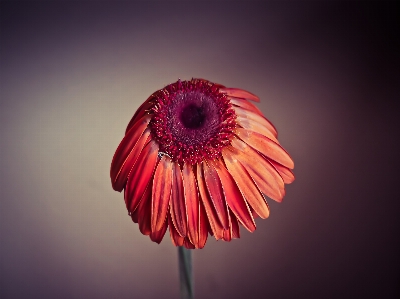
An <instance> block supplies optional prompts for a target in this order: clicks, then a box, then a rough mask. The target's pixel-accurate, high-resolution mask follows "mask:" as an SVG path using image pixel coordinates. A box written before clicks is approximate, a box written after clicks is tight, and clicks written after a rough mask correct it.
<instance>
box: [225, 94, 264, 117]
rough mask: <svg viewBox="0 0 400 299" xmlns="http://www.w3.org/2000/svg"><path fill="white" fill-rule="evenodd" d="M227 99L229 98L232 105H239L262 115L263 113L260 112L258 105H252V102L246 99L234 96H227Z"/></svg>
mask: <svg viewBox="0 0 400 299" xmlns="http://www.w3.org/2000/svg"><path fill="white" fill-rule="evenodd" d="M229 100H230V102H231V104H233V105H236V106H239V107H241V108H243V109H246V110H249V111H251V112H254V113H257V114H259V115H260V116H262V117H264V114H263V113H262V112H261V110H260V109H258V107H257V106H256V105H254V104H253V103H251V102H249V101H247V100H244V99H240V98H234V97H229Z"/></svg>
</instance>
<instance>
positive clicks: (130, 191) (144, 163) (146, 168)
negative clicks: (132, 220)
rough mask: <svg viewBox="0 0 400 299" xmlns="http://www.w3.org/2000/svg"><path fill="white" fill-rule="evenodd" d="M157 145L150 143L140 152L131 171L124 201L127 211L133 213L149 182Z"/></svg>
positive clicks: (155, 160) (155, 158)
mask: <svg viewBox="0 0 400 299" xmlns="http://www.w3.org/2000/svg"><path fill="white" fill-rule="evenodd" d="M157 155H158V144H157V143H156V142H155V141H150V142H149V143H148V144H147V145H146V146H145V147H144V148H143V150H142V152H141V153H140V155H139V158H138V160H137V162H136V163H135V165H134V167H133V168H132V170H131V173H130V174H129V177H128V182H127V183H126V192H125V195H126V196H125V201H126V204H127V207H128V211H131V212H134V211H135V210H136V207H137V205H138V204H139V201H140V199H141V196H142V195H143V192H144V191H145V189H146V186H147V184H148V183H149V181H151V178H152V176H153V173H154V168H155V166H156V162H157Z"/></svg>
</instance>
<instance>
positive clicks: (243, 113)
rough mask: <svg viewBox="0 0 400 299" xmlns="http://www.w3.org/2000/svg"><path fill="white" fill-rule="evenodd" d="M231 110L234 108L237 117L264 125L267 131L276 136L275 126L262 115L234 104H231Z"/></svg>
mask: <svg viewBox="0 0 400 299" xmlns="http://www.w3.org/2000/svg"><path fill="white" fill-rule="evenodd" d="M233 110H235V113H236V115H237V116H238V117H241V118H245V119H248V120H251V121H253V122H255V123H258V124H259V125H261V126H263V127H265V128H266V129H267V130H268V131H270V132H271V134H272V135H274V137H275V138H276V137H278V131H277V130H276V128H275V126H274V125H273V124H272V123H271V122H270V121H269V120H268V119H266V118H265V117H264V116H260V115H258V114H256V113H253V112H251V111H248V110H245V109H242V108H239V107H235V106H233Z"/></svg>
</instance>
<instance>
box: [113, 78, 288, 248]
mask: <svg viewBox="0 0 400 299" xmlns="http://www.w3.org/2000/svg"><path fill="white" fill-rule="evenodd" d="M250 101H256V102H259V98H258V97H257V96H255V95H253V94H251V93H250V92H247V91H244V90H241V89H236V88H226V87H225V86H223V85H220V84H215V83H211V82H209V81H206V80H203V79H192V80H190V81H180V80H178V81H177V82H175V83H172V84H170V85H168V86H166V87H165V88H163V89H161V90H158V91H156V92H155V93H153V94H152V95H151V96H150V97H149V98H148V99H147V100H146V101H145V102H144V103H143V104H142V105H141V106H140V107H139V109H138V110H137V111H136V113H135V114H134V115H133V117H132V119H131V121H130V122H129V124H128V127H127V129H126V132H125V137H124V138H123V139H122V141H121V143H120V145H119V146H118V148H117V150H116V152H115V154H114V158H113V161H112V163H111V170H110V176H111V182H112V186H113V188H114V190H116V191H120V192H121V191H122V190H124V198H125V203H126V207H127V209H128V212H129V215H130V216H131V217H132V220H133V221H134V222H136V223H138V224H139V229H140V231H141V232H142V233H143V234H144V235H149V236H150V238H151V240H153V241H154V242H157V243H160V242H161V240H162V239H163V237H164V235H165V232H166V230H167V228H168V227H169V231H170V236H171V240H172V242H173V244H175V245H176V246H185V247H187V248H203V247H204V245H205V243H206V241H207V236H208V233H210V234H211V235H213V236H214V237H215V238H216V239H217V240H218V239H223V240H225V241H230V240H231V239H232V238H239V237H240V234H239V224H240V225H243V226H244V227H245V228H246V229H247V230H249V231H250V232H253V231H254V230H255V229H256V224H255V221H254V218H255V217H257V216H260V217H261V218H267V217H268V216H269V207H268V204H267V202H266V198H265V197H266V196H268V197H269V198H272V199H274V200H276V201H278V202H280V201H281V200H282V198H283V196H284V195H285V189H284V183H286V184H289V183H291V182H293V180H294V175H293V173H292V172H291V170H290V169H293V167H294V164H293V161H292V159H291V158H290V156H289V155H288V154H287V152H286V151H285V150H284V149H283V148H282V147H281V145H280V144H279V141H278V140H277V131H276V129H275V127H274V126H273V125H272V124H271V123H270V122H269V121H268V120H267V119H266V118H265V117H264V116H263V114H262V113H261V111H260V110H259V109H258V108H257V107H256V106H255V105H254V104H252V103H251V102H250Z"/></svg>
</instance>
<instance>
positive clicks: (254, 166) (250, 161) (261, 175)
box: [229, 138, 285, 201]
mask: <svg viewBox="0 0 400 299" xmlns="http://www.w3.org/2000/svg"><path fill="white" fill-rule="evenodd" d="M231 144H232V147H230V148H229V149H230V150H231V151H232V153H233V156H234V157H235V158H236V159H237V160H239V161H240V163H241V164H242V165H243V166H244V168H245V169H246V171H247V172H248V174H249V175H250V176H251V178H252V179H253V181H254V182H255V183H256V185H257V187H258V188H259V189H260V190H261V192H263V193H264V194H265V195H267V196H268V197H270V198H272V199H274V200H276V201H282V198H283V196H284V190H285V189H284V188H285V186H284V183H283V180H282V178H281V177H280V175H279V174H278V173H277V172H276V170H275V168H274V167H273V166H272V165H271V164H270V163H269V162H268V161H267V160H265V159H264V158H263V157H262V156H260V155H259V154H258V153H257V152H256V151H255V150H253V149H252V148H251V147H250V146H248V145H247V144H246V143H244V142H243V141H241V140H240V139H237V138H234V139H232V141H231Z"/></svg>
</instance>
